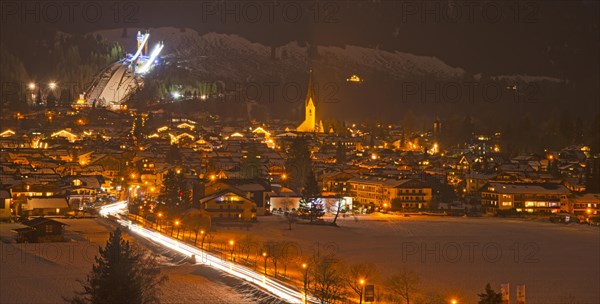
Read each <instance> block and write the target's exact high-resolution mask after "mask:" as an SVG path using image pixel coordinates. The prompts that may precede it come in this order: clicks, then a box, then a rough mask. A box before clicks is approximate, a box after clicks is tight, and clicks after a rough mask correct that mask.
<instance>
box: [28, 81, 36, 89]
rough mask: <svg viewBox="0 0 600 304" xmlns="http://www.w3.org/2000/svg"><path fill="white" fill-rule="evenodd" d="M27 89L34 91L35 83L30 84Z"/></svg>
mask: <svg viewBox="0 0 600 304" xmlns="http://www.w3.org/2000/svg"><path fill="white" fill-rule="evenodd" d="M28 87H29V89H30V90H35V83H33V82H30V83H29V86H28Z"/></svg>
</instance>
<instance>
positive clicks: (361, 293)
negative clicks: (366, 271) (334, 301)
mask: <svg viewBox="0 0 600 304" xmlns="http://www.w3.org/2000/svg"><path fill="white" fill-rule="evenodd" d="M358 283H360V302H359V304H362V301H363V293H364V292H365V280H364V279H360V280H359V281H358Z"/></svg>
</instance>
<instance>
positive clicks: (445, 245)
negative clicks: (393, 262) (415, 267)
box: [401, 242, 540, 264]
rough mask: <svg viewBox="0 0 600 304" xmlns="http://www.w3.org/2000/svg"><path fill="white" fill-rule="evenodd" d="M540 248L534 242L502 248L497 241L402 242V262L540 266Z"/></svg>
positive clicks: (515, 243)
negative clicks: (504, 261)
mask: <svg viewBox="0 0 600 304" xmlns="http://www.w3.org/2000/svg"><path fill="white" fill-rule="evenodd" d="M539 252H540V246H539V245H538V244H537V243H535V242H526V243H519V242H514V243H512V244H510V245H502V244H500V243H498V242H484V243H481V242H435V243H419V242H403V243H402V251H401V256H402V262H403V263H406V262H420V263H422V264H427V263H461V262H463V263H464V262H467V263H476V262H485V263H497V262H500V261H501V260H503V259H507V260H508V261H511V262H513V263H538V262H539Z"/></svg>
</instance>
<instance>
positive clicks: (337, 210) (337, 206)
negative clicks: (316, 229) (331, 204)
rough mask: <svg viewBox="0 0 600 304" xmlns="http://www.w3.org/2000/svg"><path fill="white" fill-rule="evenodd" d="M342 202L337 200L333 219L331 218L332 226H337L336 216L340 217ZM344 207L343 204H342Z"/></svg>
mask: <svg viewBox="0 0 600 304" xmlns="http://www.w3.org/2000/svg"><path fill="white" fill-rule="evenodd" d="M342 202H343V199H341V200H338V201H337V203H336V211H335V217H334V218H333V223H332V225H333V226H337V224H336V222H337V219H338V216H339V215H340V212H341V210H342ZM344 207H345V204H344Z"/></svg>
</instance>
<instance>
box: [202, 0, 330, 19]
mask: <svg viewBox="0 0 600 304" xmlns="http://www.w3.org/2000/svg"><path fill="white" fill-rule="evenodd" d="M340 7H341V6H340V3H339V1H241V0H233V1H216V0H211V1H202V2H201V11H200V14H199V15H200V21H201V22H202V23H214V22H219V23H223V24H226V23H249V24H257V23H266V24H276V23H282V22H285V23H338V22H339V17H338V15H339V11H340Z"/></svg>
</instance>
